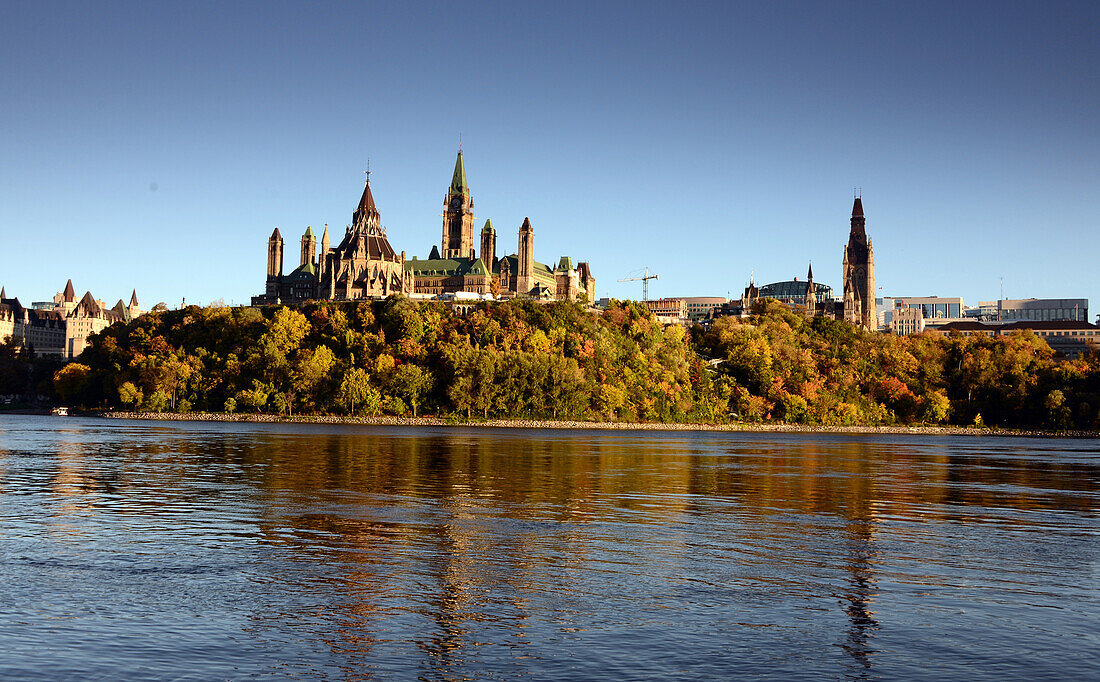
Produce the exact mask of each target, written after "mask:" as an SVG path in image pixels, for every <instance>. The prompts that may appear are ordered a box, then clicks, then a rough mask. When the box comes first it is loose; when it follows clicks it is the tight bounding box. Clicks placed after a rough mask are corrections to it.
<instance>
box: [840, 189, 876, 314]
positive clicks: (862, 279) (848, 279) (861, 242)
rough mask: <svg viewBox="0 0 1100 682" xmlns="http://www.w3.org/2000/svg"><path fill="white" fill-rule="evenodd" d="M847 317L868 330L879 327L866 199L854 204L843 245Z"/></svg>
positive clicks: (873, 255) (858, 200) (856, 201)
mask: <svg viewBox="0 0 1100 682" xmlns="http://www.w3.org/2000/svg"><path fill="white" fill-rule="evenodd" d="M843 278H844V298H843V305H844V320H845V321H846V322H851V323H852V324H855V325H859V326H860V327H863V328H864V329H866V330H868V331H875V330H876V329H877V328H878V312H877V310H876V309H875V251H874V248H873V247H872V245H871V240H870V239H868V238H867V219H866V218H864V216H863V200H862V198H861V197H856V200H855V203H854V204H852V228H851V231H850V232H849V233H848V245H847V246H845V247H844V274H843Z"/></svg>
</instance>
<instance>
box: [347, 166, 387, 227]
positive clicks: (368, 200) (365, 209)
mask: <svg viewBox="0 0 1100 682" xmlns="http://www.w3.org/2000/svg"><path fill="white" fill-rule="evenodd" d="M366 218H378V219H379V220H381V218H382V215H381V214H380V213H378V207H377V206H375V205H374V195H373V194H371V191H370V178H369V177H368V178H367V183H366V184H365V185H364V186H363V196H362V197H360V198H359V208H357V209H355V213H354V214H353V215H352V224H354V225H357V224H358V223H359V221H360V220H361V219H366Z"/></svg>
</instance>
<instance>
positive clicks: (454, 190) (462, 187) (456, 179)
mask: <svg viewBox="0 0 1100 682" xmlns="http://www.w3.org/2000/svg"><path fill="white" fill-rule="evenodd" d="M469 193H470V186H469V185H467V184H466V166H465V164H463V163H462V150H461V149H459V150H458V159H457V160H456V161H455V173H454V175H453V176H452V177H451V189H450V194H466V195H468V194H469Z"/></svg>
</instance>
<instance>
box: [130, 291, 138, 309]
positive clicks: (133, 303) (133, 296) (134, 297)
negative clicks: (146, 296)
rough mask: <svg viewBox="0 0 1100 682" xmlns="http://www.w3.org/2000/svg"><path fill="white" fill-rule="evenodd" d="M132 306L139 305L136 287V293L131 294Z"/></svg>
mask: <svg viewBox="0 0 1100 682" xmlns="http://www.w3.org/2000/svg"><path fill="white" fill-rule="evenodd" d="M130 307H131V308H136V307H138V301H137V289H134V293H132V294H130Z"/></svg>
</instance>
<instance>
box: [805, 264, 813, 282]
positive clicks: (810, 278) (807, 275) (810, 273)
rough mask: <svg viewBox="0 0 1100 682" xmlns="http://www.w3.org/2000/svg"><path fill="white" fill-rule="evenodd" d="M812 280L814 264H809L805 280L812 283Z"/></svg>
mask: <svg viewBox="0 0 1100 682" xmlns="http://www.w3.org/2000/svg"><path fill="white" fill-rule="evenodd" d="M813 278H814V264H813V263H810V269H809V270H807V271H806V279H807V280H810V281H813Z"/></svg>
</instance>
